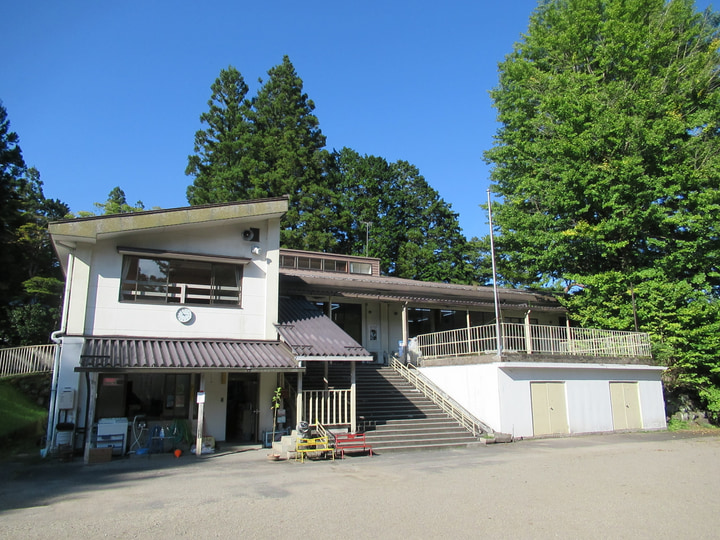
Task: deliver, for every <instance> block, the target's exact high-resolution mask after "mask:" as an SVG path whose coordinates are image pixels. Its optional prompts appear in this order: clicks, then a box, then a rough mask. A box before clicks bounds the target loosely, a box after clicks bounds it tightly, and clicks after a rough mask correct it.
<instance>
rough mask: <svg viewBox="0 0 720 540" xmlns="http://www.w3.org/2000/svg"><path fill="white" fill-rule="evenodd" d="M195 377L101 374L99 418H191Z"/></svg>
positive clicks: (97, 413) (157, 374)
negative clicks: (193, 378)
mask: <svg viewBox="0 0 720 540" xmlns="http://www.w3.org/2000/svg"><path fill="white" fill-rule="evenodd" d="M190 377H191V376H190V375H182V374H167V375H164V374H159V373H154V374H145V375H135V374H113V375H108V374H101V375H100V381H99V385H98V394H97V409H96V418H117V417H125V418H133V417H134V416H136V415H144V416H147V417H148V418H149V419H169V418H188V415H189V411H190V409H189V407H190V405H191V404H192V399H191V388H190V387H191V383H192V381H191V378H190Z"/></svg>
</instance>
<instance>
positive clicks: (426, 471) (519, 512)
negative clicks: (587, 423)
mask: <svg viewBox="0 0 720 540" xmlns="http://www.w3.org/2000/svg"><path fill="white" fill-rule="evenodd" d="M266 453H267V450H264V449H259V448H257V447H252V448H244V449H240V448H235V449H230V450H227V451H225V452H219V453H217V454H215V455H211V456H203V457H201V458H197V457H196V456H192V455H188V456H182V457H181V458H179V459H175V458H174V457H172V456H169V455H162V456H152V457H150V458H148V457H135V458H127V459H116V460H114V461H113V462H112V463H106V464H97V465H89V466H85V465H83V464H82V463H81V462H79V461H77V462H72V463H57V462H43V463H41V464H34V465H28V464H18V463H2V464H0V467H1V468H0V538H23V539H26V538H52V539H63V538H90V537H93V538H174V537H191V536H192V537H195V538H198V539H202V540H204V539H206V538H238V537H245V538H276V537H278V536H279V535H280V536H282V537H286V536H290V537H308V536H313V537H314V536H317V537H321V538H324V537H342V538H406V539H408V540H409V539H410V538H411V537H412V538H476V537H478V536H486V535H488V536H490V535H491V536H499V537H503V538H509V537H512V538H638V537H640V538H717V537H718V536H720V530H719V529H718V525H717V523H716V522H715V519H717V515H718V512H719V511H720V497H719V495H720V466H719V465H718V464H720V436H719V435H714V434H713V435H701V434H692V433H691V434H688V433H682V434H678V433H668V432H654V433H625V434H612V435H593V436H578V437H568V438H558V439H542V440H526V441H520V442H516V443H512V444H502V445H489V446H486V447H479V448H472V449H461V450H446V451H421V452H409V453H397V454H385V455H376V456H375V457H372V458H371V457H367V456H362V457H360V456H357V457H347V458H346V459H345V460H342V461H341V460H336V461H335V462H332V461H310V462H305V463H302V464H301V463H299V462H298V463H295V462H292V461H290V462H277V463H272V462H269V461H268V460H267V459H266V457H265V455H266Z"/></svg>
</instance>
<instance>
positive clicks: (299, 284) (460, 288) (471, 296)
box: [280, 268, 565, 311]
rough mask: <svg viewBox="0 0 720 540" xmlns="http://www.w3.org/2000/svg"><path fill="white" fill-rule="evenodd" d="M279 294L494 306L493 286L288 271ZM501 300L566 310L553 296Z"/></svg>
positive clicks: (529, 294)
mask: <svg viewBox="0 0 720 540" xmlns="http://www.w3.org/2000/svg"><path fill="white" fill-rule="evenodd" d="M280 294H287V295H302V296H304V297H318V298H323V297H332V298H362V299H367V300H380V301H389V302H410V303H416V304H424V305H437V306H447V307H457V308H468V309H471V308H477V307H486V308H487V307H490V308H492V307H493V306H494V293H493V288H492V287H486V286H479V285H455V284H451V283H436V282H427V281H415V280H411V279H401V278H395V277H388V276H368V275H361V274H332V273H329V272H318V271H312V270H297V269H287V268H281V269H280ZM499 297H500V304H501V306H502V307H508V308H532V309H533V310H537V311H565V309H564V308H563V307H562V306H561V305H560V303H559V302H558V301H557V300H556V299H555V298H554V297H553V296H552V295H550V294H543V293H540V292H535V291H526V290H520V289H505V288H503V289H500V291H499Z"/></svg>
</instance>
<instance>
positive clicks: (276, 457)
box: [268, 386, 282, 461]
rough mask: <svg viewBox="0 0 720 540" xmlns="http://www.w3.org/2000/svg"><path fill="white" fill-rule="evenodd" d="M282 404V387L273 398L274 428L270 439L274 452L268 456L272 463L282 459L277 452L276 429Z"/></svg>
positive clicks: (278, 388) (277, 389) (276, 390)
mask: <svg viewBox="0 0 720 540" xmlns="http://www.w3.org/2000/svg"><path fill="white" fill-rule="evenodd" d="M281 404H282V387H280V386H278V387H277V388H276V389H275V392H274V393H273V396H272V407H271V408H272V411H273V426H272V437H271V438H270V449H271V450H272V451H271V452H270V453H269V454H268V459H269V460H271V461H277V460H279V459H280V454H278V453H276V452H275V448H274V445H275V427H276V426H277V413H278V409H279V408H280V405H281Z"/></svg>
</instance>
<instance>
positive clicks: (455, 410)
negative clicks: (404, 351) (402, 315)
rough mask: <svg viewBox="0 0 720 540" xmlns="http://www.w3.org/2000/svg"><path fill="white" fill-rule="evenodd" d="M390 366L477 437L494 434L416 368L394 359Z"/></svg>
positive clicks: (488, 427)
mask: <svg viewBox="0 0 720 540" xmlns="http://www.w3.org/2000/svg"><path fill="white" fill-rule="evenodd" d="M390 365H391V367H392V368H393V369H394V370H395V371H396V372H397V373H399V374H400V375H402V376H403V377H404V378H405V379H406V380H407V381H408V382H409V383H410V384H412V385H413V386H414V387H415V388H416V389H417V390H418V391H420V392H421V393H422V394H423V395H424V396H425V397H426V398H428V399H429V400H430V401H432V402H433V403H434V404H435V405H437V406H438V407H440V408H441V409H442V410H443V411H445V413H446V414H448V415H449V416H450V417H452V418H453V419H455V420H456V421H457V422H458V423H459V424H460V425H462V426H463V427H464V428H465V429H467V430H468V431H469V432H471V433H472V434H473V435H474V436H475V437H478V436H480V435H482V434H483V433H487V434H490V435H491V434H492V433H493V429H492V428H491V427H490V426H488V425H487V424H485V423H484V422H481V421H480V420H478V419H477V418H475V416H473V415H472V414H470V413H469V412H468V411H467V410H466V409H465V408H464V407H463V406H462V405H460V404H459V403H458V402H457V401H455V400H454V399H453V398H451V397H450V396H449V395H447V394H446V393H445V392H443V391H442V390H440V389H439V388H438V387H437V386H436V385H435V384H434V383H433V382H432V381H430V379H428V378H427V377H426V376H425V375H423V374H422V373H421V372H419V371H418V370H417V368H415V366H413V365H411V364H410V365H407V366H406V365H404V364H402V363H401V362H400V361H399V360H398V359H397V358H393V359H392V360H391V362H390ZM410 368H412V369H410Z"/></svg>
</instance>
